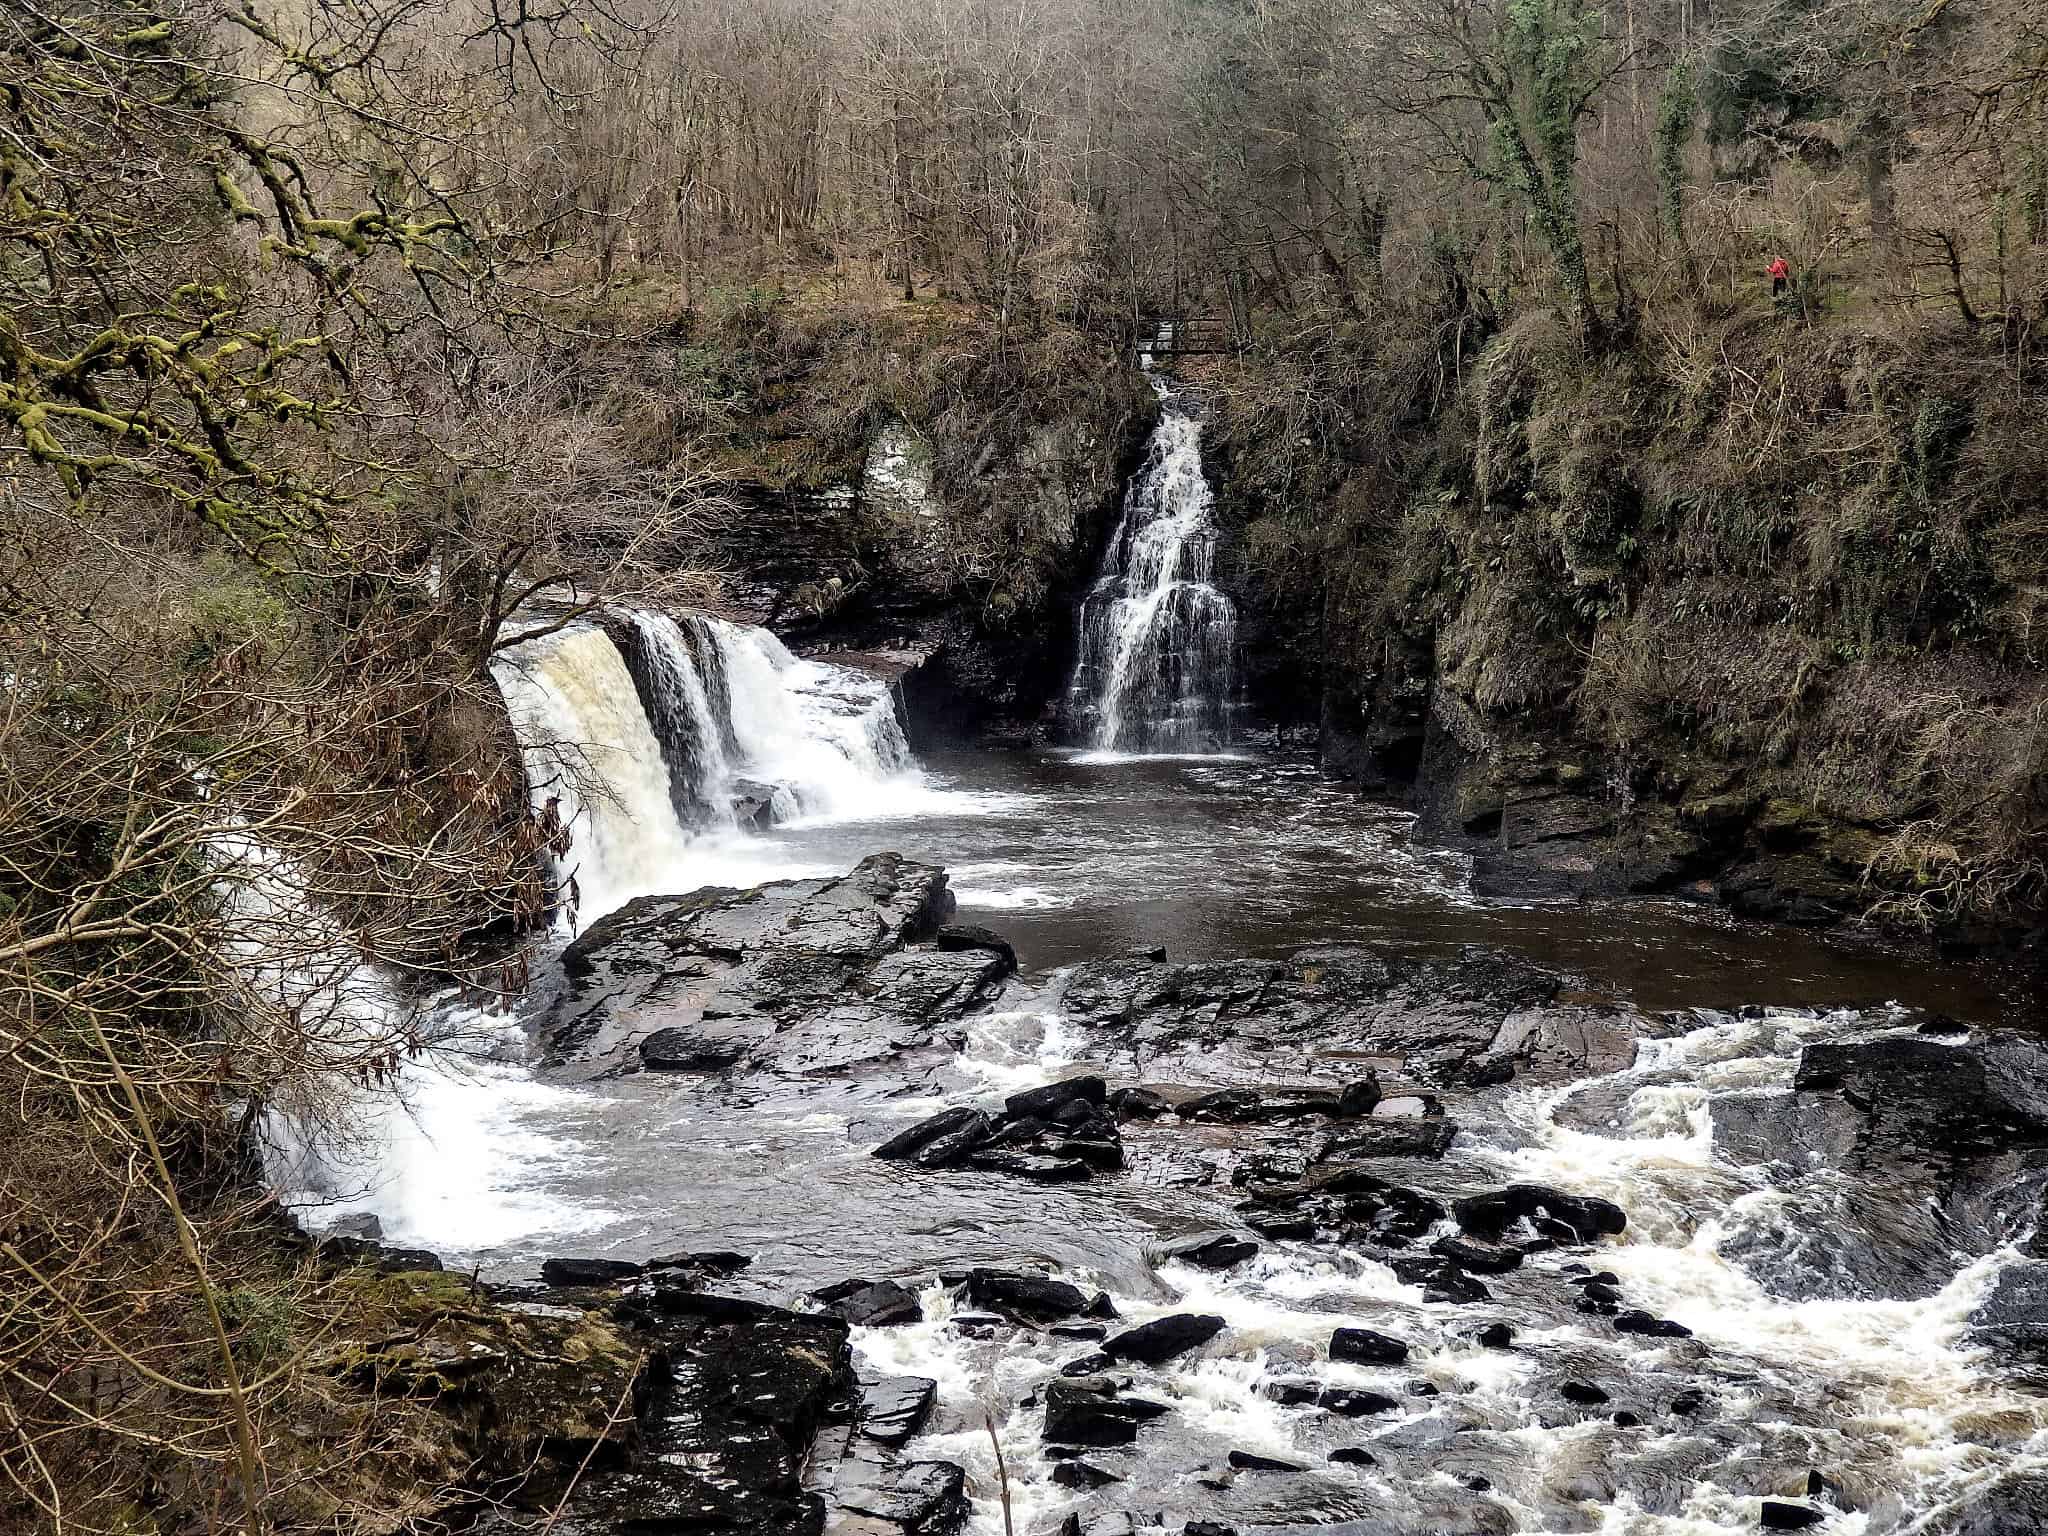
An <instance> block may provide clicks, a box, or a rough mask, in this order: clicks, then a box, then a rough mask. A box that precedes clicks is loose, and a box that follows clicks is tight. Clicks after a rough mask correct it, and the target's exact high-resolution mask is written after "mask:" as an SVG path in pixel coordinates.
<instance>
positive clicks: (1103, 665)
mask: <svg viewBox="0 0 2048 1536" xmlns="http://www.w3.org/2000/svg"><path fill="white" fill-rule="evenodd" d="M1145 370H1146V373H1147V374H1148V375H1149V376H1150V378H1151V380H1152V387H1153V388H1154V389H1155V390H1156V391H1158V394H1159V425H1158V426H1157V427H1156V428H1154V429H1153V432H1152V440H1151V443H1150V444H1149V446H1148V447H1147V449H1146V453H1145V462H1144V464H1143V466H1142V467H1140V469H1139V470H1138V472H1137V474H1135V475H1133V476H1132V477H1131V483H1130V485H1129V487H1128V488H1127V489H1126V490H1125V493H1124V505H1123V513H1122V516H1121V517H1120V519H1119V520H1118V522H1117V527H1116V533H1115V535H1114V536H1113V537H1112V538H1111V540H1110V544H1109V551H1108V554H1107V555H1106V556H1105V557H1104V560H1103V565H1102V574H1101V576H1100V577H1099V578H1098V579H1097V580H1096V583H1095V586H1094V589H1093V590H1092V591H1090V592H1089V594H1088V596H1087V597H1086V598H1085V599H1084V600H1083V602H1082V604H1081V636H1080V657H1079V660H1078V662H1077V664H1076V666H1075V669H1074V682H1073V687H1072V689H1071V692H1070V697H1071V701H1072V707H1073V709H1074V712H1075V714H1076V715H1077V717H1078V718H1080V719H1081V720H1083V721H1085V722H1086V723H1087V729H1088V732H1089V738H1090V743H1091V745H1093V746H1094V747H1095V748H1097V749H1098V750H1101V751H1111V752H1207V751H1214V750H1216V749H1217V748H1218V747H1221V746H1224V745H1226V744H1227V743H1228V742H1229V740H1230V727H1231V713H1232V707H1233V703H1234V699H1235V695H1236V691H1237V682H1236V678H1237V668H1236V654H1237V610H1236V609H1235V608H1234V607H1233V606H1232V605H1231V601H1230V599H1229V598H1228V597H1226V596H1224V595H1223V593H1221V592H1219V591H1217V589H1216V588H1215V587H1214V586H1212V585H1211V584H1210V582H1211V578H1212V576H1213V574H1214V567H1215V562H1216V528H1215V524H1214V523H1212V522H1211V521H1210V515H1209V514H1210V508H1211V506H1212V504H1213V502H1214V497H1213V495H1212V494H1211V492H1210V489H1209V482H1208V479H1207V477H1206V476H1205V475H1204V474H1203V473H1202V423H1201V420H1200V418H1199V417H1198V416H1197V415H1196V414H1195V407H1194V404H1193V402H1191V401H1190V400H1188V399H1187V398H1186V397H1185V396H1184V395H1183V394H1181V393H1180V392H1179V391H1177V390H1175V389H1174V388H1173V387H1172V385H1171V384H1170V383H1169V382H1168V381H1167V380H1166V379H1165V378H1164V377H1163V376H1162V375H1161V374H1159V373H1158V372H1157V371H1156V370H1155V369H1154V368H1153V366H1152V360H1151V358H1150V357H1149V356H1148V357H1147V358H1146V359H1145Z"/></svg>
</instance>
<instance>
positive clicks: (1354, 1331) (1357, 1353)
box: [1330, 1328, 1408, 1365]
mask: <svg viewBox="0 0 2048 1536" xmlns="http://www.w3.org/2000/svg"><path fill="white" fill-rule="evenodd" d="M1330 1358H1331V1359H1332V1360H1343V1361H1347V1362H1349V1363H1350V1364H1353V1365H1399V1364H1400V1363H1401V1362H1402V1361H1404V1360H1406V1359H1407V1358H1408V1346H1407V1345H1406V1344H1404V1343H1403V1342H1402V1341H1401V1340H1399V1339H1396V1338H1390V1337H1389V1336H1387V1335H1386V1334H1384V1333H1377V1332H1375V1331H1374V1330H1372V1329H1370V1328H1339V1329H1338V1330H1337V1331H1336V1332H1335V1333H1333V1334H1331V1335H1330Z"/></svg>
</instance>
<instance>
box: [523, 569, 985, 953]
mask: <svg viewBox="0 0 2048 1536" xmlns="http://www.w3.org/2000/svg"><path fill="white" fill-rule="evenodd" d="M621 617H622V619H623V620H624V621H625V622H628V623H630V624H631V626H632V628H633V634H634V641H635V645H636V646H637V649H638V651H639V655H640V662H641V667H640V672H641V682H640V684H639V685H638V686H636V684H635V681H634V673H633V670H632V669H631V668H629V666H628V664H627V659H626V658H625V657H624V656H623V655H621V654H620V651H619V649H618V646H617V645H616V644H615V643H614V642H613V640H612V638H611V636H610V635H608V634H607V633H606V632H605V631H604V630H603V629H601V628H599V627H597V626H595V625H590V624H578V625H573V626H571V627H570V628H568V629H566V630H563V631H561V632H560V633H558V634H555V635H551V636H548V637H545V638H543V639H540V640H537V641H533V642H531V643H529V644H526V645H522V646H518V647H514V648H513V649H511V650H509V651H508V652H506V653H505V654H504V655H502V656H501V657H500V658H499V660H498V661H497V662H496V663H494V664H493V668H492V672H493V675H494V676H495V677H496V679H497V682H498V686H499V689H500V691H501V692H503V694H504V696H505V700H506V705H507V708H508V710H509V712H510V714H511V717H512V721H513V725H514V728H515V729H516V730H517V731H518V733H519V738H520V744H521V748H522V751H523V753H524V756H525V760H526V771H527V781H528V785H529V792H530V794H531V796H532V803H533V805H534V809H535V811H536V812H537V813H542V812H545V811H546V809H547V806H548V803H549V801H550V800H551V799H552V800H554V801H555V802H556V807H555V808H556V811H557V813H558V815H559V816H560V818H561V820H562V821H563V823H564V824H565V825H566V827H567V829H568V834H569V843H568V847H567V849H566V851H565V852H563V853H561V854H560V855H559V856H558V857H557V858H556V860H555V865H556V876H557V880H558V882H559V884H560V886H561V888H562V890H563V891H564V892H565V893H567V892H569V891H570V889H571V886H570V882H571V881H573V882H574V892H575V894H576V895H577V896H578V897H579V898H580V899H579V900H577V901H576V902H575V903H574V906H573V910H565V918H566V919H567V920H568V922H569V925H570V926H574V927H587V926H588V925H589V924H590V923H591V922H593V921H595V920H596V919H597V918H599V917H601V916H603V915H604V914H605V913H607V912H610V911H614V910H616V909H617V908H619V907H621V906H623V905H625V903H627V902H628V901H631V900H632V899H633V898H634V897H636V896H645V895H654V894H668V893H674V892H681V891H690V890H696V889H699V888H701V887H704V886H710V885H721V886H748V885H756V884H759V883H761V882H762V881H766V880H779V879H792V878H800V877H805V876H813V875H823V874H832V873H838V872H839V871H838V870H837V869H836V868H834V867H828V866H823V865H817V864H814V863H812V862H810V861H809V860H807V859H805V858H803V857H802V856H800V855H798V854H796V853H795V852H794V851H793V850H792V849H790V848H789V847H787V846H786V845H784V844H783V843H781V842H780V841H778V840H776V839H775V838H773V837H772V836H771V837H762V836H758V835H756V834H757V833H758V832H761V831H764V830H769V829H770V828H773V827H789V828H802V827H806V826H815V825H818V824H821V823H829V822H836V821H862V822H866V821H887V820H900V819H905V818H911V817H917V816H924V815H929V814H936V813H941V812H945V813H950V814H954V815H958V814H961V813H962V812H963V811H965V812H971V813H975V814H989V813H995V814H1000V813H1001V812H1002V811H1003V810H1004V809H1005V807H1004V805H1003V804H1002V803H1001V799H1000V797H995V796H986V795H983V796H975V795H963V794H958V793H955V792H952V791H948V790H945V789H943V788H940V787H939V786H936V785H934V784H933V783H932V782H931V780H930V779H929V778H928V777H927V776H926V775H925V773H924V772H923V771H922V770H921V769H920V768H919V767H918V765H917V762H916V759H915V758H914V757H913V756H912V755H911V751H910V747H909V744H908V743H907V742H906V741H905V740H904V736H903V725H902V722H901V720H900V719H899V718H898V716H897V713H896V702H895V696H894V694H893V692H892V690H891V688H890V686H889V684H888V683H887V682H885V681H883V680H882V679H879V678H876V677H873V676H870V675H869V674H867V673H864V672H859V671H856V670H854V669H852V668H849V667H840V666H834V665H832V664H831V663H829V662H821V661H812V660H807V659H805V658H802V657H799V656H796V655H794V654H792V653H791V652H790V650H789V649H788V647H786V646H785V645H783V643H782V642H781V641H780V640H777V639H776V638H775V637H774V636H773V635H772V634H770V633H769V632H768V631H767V630H765V629H760V628H757V627H754V626H752V625H743V624H731V623H727V622H726V621H724V620H722V619H713V618H706V617H702V616H692V617H689V618H687V619H682V620H678V619H675V618H673V617H670V616H669V615H667V614H660V613H653V612H648V611H645V610H631V611H627V612H626V613H624V614H622V615H621ZM643 694H644V695H645V696H644V697H643ZM764 804H765V806H766V810H765V812H764V813H763V814H761V815H760V816H759V817H758V818H756V817H754V816H753V815H751V814H742V813H743V812H747V813H751V812H753V811H754V810H756V809H757V808H758V807H760V806H762V805H764ZM762 823H766V824H767V825H766V826H765V827H764V826H763V825H762Z"/></svg>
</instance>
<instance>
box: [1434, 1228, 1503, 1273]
mask: <svg viewBox="0 0 2048 1536" xmlns="http://www.w3.org/2000/svg"><path fill="white" fill-rule="evenodd" d="M1429 1251H1430V1252H1431V1253H1433V1254H1436V1255H1437V1256H1438V1257H1439V1258H1443V1259H1448V1260H1449V1261H1450V1262H1451V1263H1453V1264H1455V1265H1457V1266H1458V1268H1460V1269H1462V1270H1465V1271H1467V1272H1469V1273H1471V1274H1477V1275H1504V1274H1506V1273H1507V1272H1508V1271H1509V1270H1511V1269H1515V1268H1518V1267H1519V1266H1520V1265H1521V1262H1522V1250H1521V1249H1519V1248H1514V1247H1510V1246H1509V1245H1508V1244H1506V1243H1491V1242H1488V1241H1487V1240H1486V1239H1484V1238H1480V1237H1440V1238H1438V1239H1437V1240H1436V1241H1435V1242H1433V1243H1431V1244H1430V1245H1429Z"/></svg>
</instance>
